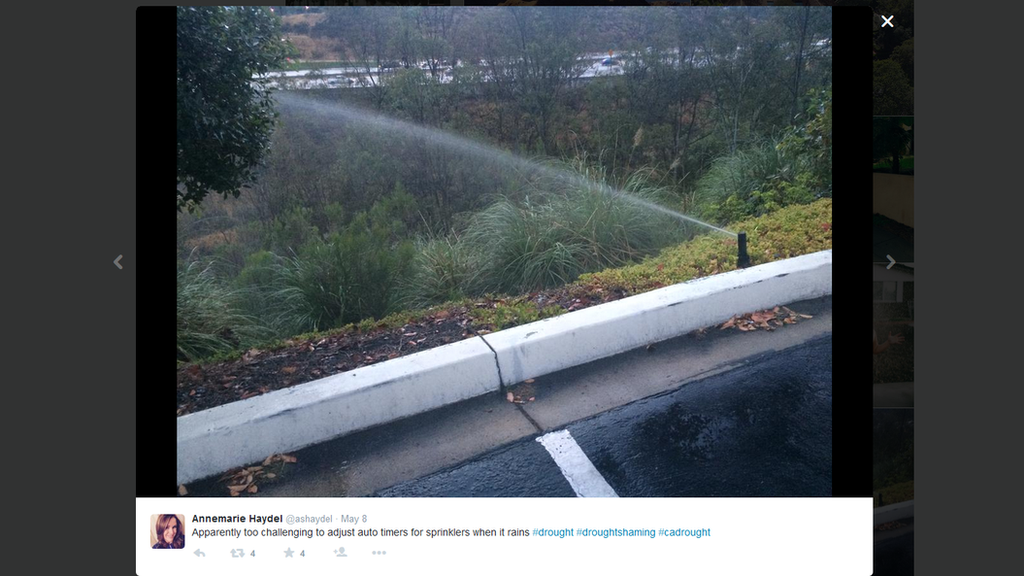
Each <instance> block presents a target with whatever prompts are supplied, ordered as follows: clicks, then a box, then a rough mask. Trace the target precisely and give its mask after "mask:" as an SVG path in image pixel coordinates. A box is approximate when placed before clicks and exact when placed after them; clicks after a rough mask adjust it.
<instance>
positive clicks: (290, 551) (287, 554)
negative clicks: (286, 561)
mask: <svg viewBox="0 0 1024 576" xmlns="http://www.w3.org/2000/svg"><path fill="white" fill-rule="evenodd" d="M292 554H294V552H293V551H292V547H291V546H289V547H288V549H287V550H285V551H284V557H285V558H291V557H292Z"/></svg>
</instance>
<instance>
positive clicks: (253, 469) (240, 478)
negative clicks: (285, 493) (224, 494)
mask: <svg viewBox="0 0 1024 576" xmlns="http://www.w3.org/2000/svg"><path fill="white" fill-rule="evenodd" d="M295 462H298V459H297V458H296V457H295V456H292V455H291V454H273V455H271V456H267V458H266V459H265V460H264V461H263V464H261V465H259V466H249V467H246V468H236V469H234V470H232V471H230V472H228V473H227V474H225V475H224V476H221V478H220V480H221V482H225V485H226V487H227V489H228V492H229V493H230V494H231V495H232V496H238V495H239V494H242V493H249V494H255V493H256V492H257V491H258V490H259V488H257V483H256V482H257V480H259V479H260V478H268V479H271V478H276V477H277V474H275V473H273V472H268V471H267V470H266V468H267V467H268V466H270V465H272V464H275V463H280V468H281V469H283V468H284V465H285V464H294V463H295ZM184 489H185V487H184V486H182V487H181V488H180V489H179V492H180V491H181V490H184Z"/></svg>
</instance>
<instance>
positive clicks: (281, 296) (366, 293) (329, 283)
mask: <svg viewBox="0 0 1024 576" xmlns="http://www.w3.org/2000/svg"><path fill="white" fill-rule="evenodd" d="M410 201H411V197H409V196H408V194H403V193H400V191H396V193H395V194H393V195H392V196H391V197H389V198H386V199H384V200H383V201H381V202H378V203H377V204H375V205H374V207H373V208H372V209H371V211H370V214H366V213H359V214H356V216H355V217H354V218H353V219H352V222H350V223H349V224H348V225H347V226H345V227H344V229H343V230H342V231H340V232H334V233H332V234H330V235H328V236H327V238H320V237H313V238H311V239H309V240H308V241H307V242H306V243H305V244H304V245H303V246H302V247H301V248H300V250H299V251H298V252H297V253H293V256H292V257H290V258H286V259H283V260H282V261H281V262H279V263H277V264H276V265H275V267H274V270H275V275H276V277H277V278H276V284H275V285H276V286H277V288H276V289H275V291H274V293H273V295H272V298H273V300H274V302H275V303H276V307H277V309H278V310H280V312H279V314H278V319H277V321H276V322H275V324H276V325H278V326H281V327H282V328H285V327H287V330H289V331H290V332H291V333H292V334H294V333H298V332H309V331H320V330H325V329H331V328H337V327H340V326H343V325H345V324H348V323H354V322H359V321H361V320H364V319H367V318H381V317H383V316H384V315H386V314H388V313H390V312H393V311H394V309H395V304H396V302H397V300H398V293H397V285H398V281H399V279H400V278H401V277H402V276H403V275H404V274H405V273H406V270H407V269H408V267H409V264H410V262H411V261H412V259H413V256H414V253H415V249H414V248H413V244H412V242H410V241H408V240H404V241H403V240H399V239H400V238H401V237H402V236H403V235H404V226H405V224H404V218H406V217H408V212H409V211H410V210H414V207H415V202H414V201H413V202H411V204H410Z"/></svg>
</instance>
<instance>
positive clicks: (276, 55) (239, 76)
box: [177, 6, 286, 212]
mask: <svg viewBox="0 0 1024 576" xmlns="http://www.w3.org/2000/svg"><path fill="white" fill-rule="evenodd" d="M279 27H280V24H279V20H278V19H277V17H276V16H274V15H273V14H271V13H270V12H269V11H267V10H266V9H265V8H263V7H238V8H225V7H212V6H196V7H178V32H177V37H178V76H177V79H178V80H177V84H178V185H177V189H178V211H179V212H180V211H181V209H182V208H187V209H188V210H189V211H190V212H191V211H193V210H195V209H196V208H197V207H198V205H199V203H200V202H202V200H203V198H205V197H206V195H207V194H209V193H210V192H215V193H219V194H223V195H224V197H225V198H226V197H227V195H228V194H229V193H230V194H232V195H234V196H235V197H236V198H237V197H238V195H239V193H240V188H241V187H242V186H245V185H247V184H251V183H252V182H253V181H254V180H255V178H254V174H253V169H254V168H255V167H256V166H257V165H258V164H259V162H260V160H261V159H262V157H263V155H264V153H265V152H266V150H267V147H268V145H269V141H270V134H271V132H272V131H273V127H274V119H275V117H276V112H275V111H274V107H273V100H272V99H271V97H270V90H269V89H268V88H267V86H266V81H265V80H253V75H255V74H263V73H265V72H266V71H267V70H268V69H269V67H270V66H275V65H278V64H280V63H281V60H282V59H283V58H284V54H285V52H286V45H285V43H284V42H282V40H281V39H280V38H281V34H280V28H279Z"/></svg>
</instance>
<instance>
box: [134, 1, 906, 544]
mask: <svg viewBox="0 0 1024 576" xmlns="http://www.w3.org/2000/svg"><path fill="white" fill-rule="evenodd" d="M351 4H352V5H349V6H344V7H342V6H340V5H339V6H337V7H336V6H333V5H318V4H315V3H313V4H303V5H294V6H272V7H199V6H196V7H179V8H177V12H176V15H177V21H176V24H177V87H178V89H177V174H178V176H177V178H178V180H177V216H176V219H177V291H178V308H177V315H178V318H177V323H178V331H177V373H176V374H177V377H176V385H177V387H176V391H175V399H176V405H175V406H173V407H171V406H170V405H168V406H167V413H168V416H170V413H171V411H172V410H174V411H175V418H176V448H177V451H176V457H177V477H176V478H166V479H165V481H166V482H167V483H168V484H169V485H173V486H177V490H178V495H179V496H182V497H191V498H202V497H231V498H262V497H268V496H269V497H345V496H357V497H358V496H381V497H436V496H472V497H570V498H571V497H683V496H696V497H718V496H721V497H762V496H786V497H829V496H832V492H833V489H832V468H833V466H832V433H831V430H832V333H831V327H832V316H831V314H832V298H831V294H832V292H831V288H832V267H831V265H832V145H831V143H832V8H831V7H830V6H829V5H826V4H830V3H826V2H774V5H775V6H781V5H784V4H793V5H796V6H798V7H796V8H787V9H774V8H769V7H767V5H769V4H772V3H770V2H767V3H766V2H761V3H757V5H756V6H750V5H749V4H752V3H748V2H742V3H740V2H734V3H720V4H731V5H729V6H705V7H699V8H694V7H678V8H674V7H665V8H662V9H660V10H649V9H646V8H645V9H636V8H632V7H628V6H623V7H620V6H617V5H616V4H618V3H617V2H609V3H608V4H609V6H607V7H601V8H597V7H590V6H561V7H545V6H543V4H544V3H543V2H534V3H530V2H524V3H523V4H536V5H537V6H536V7H535V8H532V9H530V10H521V9H510V8H500V7H497V6H491V7H473V8H463V7H452V6H430V5H416V6H406V7H402V8H397V7H395V8H386V7H370V6H364V5H363V3H359V2H353V3H351ZM365 4H367V5H369V4H371V3H370V2H366V3H365ZM381 4H386V3H381ZM653 4H671V3H665V2H654V3H653ZM679 4H684V3H679ZM694 4H698V3H696V2H695V3H694ZM705 4H715V3H705ZM864 15H865V17H866V16H867V14H866V12H865V14H864ZM865 62H866V61H865ZM865 66H866V64H865ZM865 77H866V67H865ZM908 125H909V126H912V119H911V121H909V124H908V122H907V121H902V120H901V121H899V122H898V123H897V124H896V125H890V124H886V125H885V126H879V128H878V129H880V130H881V129H883V128H884V130H886V131H888V132H885V136H884V138H883V137H882V136H878V137H876V151H875V163H876V169H877V171H876V174H875V176H876V178H878V177H880V176H885V177H886V178H882V179H881V180H876V188H875V195H876V218H879V219H884V220H881V221H880V224H876V230H879V231H880V232H881V233H884V234H886V238H885V240H884V243H883V241H880V240H879V238H878V236H877V234H876V246H875V249H876V263H877V262H880V261H879V260H877V255H878V254H879V253H881V252H880V251H885V252H886V253H887V254H892V255H893V256H897V257H898V259H899V264H900V266H901V268H894V269H887V270H884V273H883V271H878V270H876V285H877V288H876V318H875V322H876V358H879V359H883V361H884V365H883V366H879V367H878V368H877V369H876V382H877V379H879V378H880V379H883V380H885V381H886V382H887V383H888V381H890V380H891V381H894V382H895V381H899V382H904V381H905V379H906V377H907V375H906V374H905V372H903V371H902V370H903V369H904V368H905V367H904V365H903V364H900V361H898V360H896V359H895V358H897V355H899V354H903V353H905V351H906V350H908V349H910V350H912V345H913V335H912V320H913V308H912V301H913V289H912V273H913V270H912V262H913V259H912V258H904V256H905V253H904V252H901V251H900V250H903V249H904V248H908V246H909V248H912V234H911V235H910V238H911V240H910V241H909V243H908V242H907V240H906V233H905V231H902V230H903V229H902V228H900V227H901V226H902V227H909V228H910V229H911V231H912V226H913V219H912V213H911V215H910V216H907V214H906V213H905V212H901V211H902V210H904V208H905V205H906V202H907V198H906V192H905V190H906V184H905V183H904V182H898V181H894V182H890V181H889V180H888V178H887V177H888V176H890V175H891V176H894V177H898V178H906V177H907V176H906V171H907V170H909V171H911V173H912V164H913V162H912V159H913V145H912V141H911V142H907V141H905V139H903V133H904V132H906V131H907V130H906V129H905V128H904V127H906V126H908ZM890 132H891V134H890ZM908 146H909V148H908ZM883 152H884V153H883ZM908 159H909V161H910V162H909V166H908V165H906V164H905V162H906V161H907V160H908ZM886 162H895V164H892V165H891V166H889V169H890V171H889V172H886V171H885V170H886V166H887V164H886ZM893 166H895V167H896V169H898V170H901V172H900V173H899V174H896V173H894V172H893ZM909 177H910V178H912V176H909ZM910 202H911V203H912V196H911V197H910ZM911 207H912V204H911ZM890 222H892V223H893V224H891V225H890V224H889V223H890ZM908 222H909V224H908ZM911 254H912V253H911ZM908 263H909V264H908ZM908 266H909V267H910V268H911V269H910V270H909V271H908V270H907V269H906V268H907V267H908ZM883 268H884V267H883ZM890 304H891V305H892V306H888V305H890ZM908 320H909V321H910V324H909V329H910V331H908V327H907V326H906V325H905V323H906V322H907V321H908ZM890 335H892V337H891V336H890ZM897 337H899V338H903V340H902V341H900V342H890V339H891V338H897ZM879 348H883V349H882V350H880V351H879ZM890 359H893V360H891V362H893V364H889V362H890ZM895 366H900V367H899V368H895ZM910 370H911V372H910V378H911V381H912V365H911V367H910ZM865 491H866V489H865ZM865 502H866V499H865ZM181 520H182V519H181V518H179V517H176V516H173V515H171V516H167V515H162V516H160V517H159V519H157V520H154V522H155V524H154V527H153V530H154V533H153V535H152V540H153V545H154V547H160V548H163V547H172V546H169V545H170V544H173V543H175V542H176V540H175V538H177V537H178V536H180V535H181V534H182V530H181V526H182V524H181ZM161 522H162V524H161ZM158 528H159V530H158ZM168 530H170V535H171V538H170V540H168V539H167V534H168ZM174 530H177V535H175V533H174ZM163 544H168V546H164V545H163ZM158 545H159V546H158ZM179 547H180V546H179Z"/></svg>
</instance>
